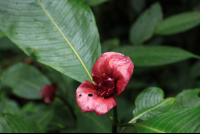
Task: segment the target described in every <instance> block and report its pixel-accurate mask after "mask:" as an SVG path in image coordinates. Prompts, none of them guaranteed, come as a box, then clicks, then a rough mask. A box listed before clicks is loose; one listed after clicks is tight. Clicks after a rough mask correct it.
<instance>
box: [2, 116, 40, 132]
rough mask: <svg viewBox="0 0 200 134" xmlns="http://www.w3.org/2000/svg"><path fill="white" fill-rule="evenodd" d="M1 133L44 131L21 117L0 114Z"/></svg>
mask: <svg viewBox="0 0 200 134" xmlns="http://www.w3.org/2000/svg"><path fill="white" fill-rule="evenodd" d="M0 128H1V129H0V133H43V132H44V131H43V129H42V128H41V127H40V126H39V125H37V124H36V123H35V122H32V121H26V120H23V119H22V118H20V117H17V116H13V115H9V114H0Z"/></svg>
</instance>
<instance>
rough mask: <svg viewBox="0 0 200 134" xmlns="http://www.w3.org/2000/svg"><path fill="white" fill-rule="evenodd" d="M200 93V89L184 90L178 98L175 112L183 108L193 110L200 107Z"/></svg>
mask: <svg viewBox="0 0 200 134" xmlns="http://www.w3.org/2000/svg"><path fill="white" fill-rule="evenodd" d="M199 93H200V88H197V89H193V90H183V91H182V92H181V93H179V94H178V95H177V96H176V105H175V106H174V108H173V109H174V110H178V109H182V108H192V107H198V106H200V97H199V96H198V94H199Z"/></svg>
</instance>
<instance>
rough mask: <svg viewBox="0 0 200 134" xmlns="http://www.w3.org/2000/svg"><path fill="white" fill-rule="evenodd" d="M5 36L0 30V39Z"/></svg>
mask: <svg viewBox="0 0 200 134" xmlns="http://www.w3.org/2000/svg"><path fill="white" fill-rule="evenodd" d="M4 36H5V34H4V33H3V32H2V31H1V30H0V38H2V37H4Z"/></svg>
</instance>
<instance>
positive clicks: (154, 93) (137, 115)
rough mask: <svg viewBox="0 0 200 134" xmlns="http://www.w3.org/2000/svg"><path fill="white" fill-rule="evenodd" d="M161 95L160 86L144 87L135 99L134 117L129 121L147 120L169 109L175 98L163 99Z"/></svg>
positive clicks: (162, 93)
mask: <svg viewBox="0 0 200 134" xmlns="http://www.w3.org/2000/svg"><path fill="white" fill-rule="evenodd" d="M163 97H164V92H163V91H162V89H160V88H157V87H150V88H147V89H145V90H144V91H143V92H142V93H140V94H139V95H138V97H137V98H136V100H135V109H134V110H133V115H134V118H133V120H131V121H130V122H132V123H133V122H135V121H136V120H137V119H142V120H147V119H149V118H152V117H154V116H158V115H160V114H162V113H166V112H169V111H171V110H172V108H173V106H174V104H175V103H174V101H175V99H174V98H167V99H163Z"/></svg>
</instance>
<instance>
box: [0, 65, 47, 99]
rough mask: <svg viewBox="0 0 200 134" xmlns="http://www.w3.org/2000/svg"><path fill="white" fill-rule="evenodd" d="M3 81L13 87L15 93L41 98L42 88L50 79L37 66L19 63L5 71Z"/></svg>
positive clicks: (26, 96) (31, 97)
mask: <svg viewBox="0 0 200 134" xmlns="http://www.w3.org/2000/svg"><path fill="white" fill-rule="evenodd" d="M0 79H1V81H2V82H3V83H4V84H5V85H7V86H9V87H11V88H12V89H13V93H14V94H15V95H17V96H19V97H22V98H27V99H40V98H41V97H40V94H39V92H40V89H41V88H42V87H43V86H44V85H47V84H50V81H49V80H48V79H47V78H46V76H44V75H43V74H41V73H40V72H39V71H38V70H37V69H36V68H34V67H32V66H30V65H26V64H23V63H17V64H15V65H13V66H11V67H10V68H8V69H7V70H5V71H4V72H3V75H2V76H1V77H0Z"/></svg>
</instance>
